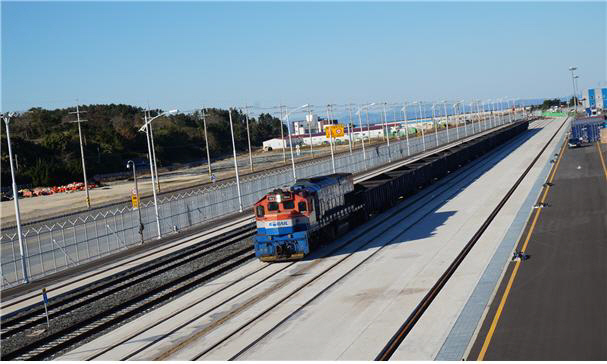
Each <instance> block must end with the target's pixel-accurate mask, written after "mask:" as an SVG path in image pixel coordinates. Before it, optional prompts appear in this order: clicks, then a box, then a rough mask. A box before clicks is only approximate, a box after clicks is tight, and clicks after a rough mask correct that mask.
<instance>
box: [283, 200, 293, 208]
mask: <svg viewBox="0 0 607 364" xmlns="http://www.w3.org/2000/svg"><path fill="white" fill-rule="evenodd" d="M282 208H283V209H285V210H291V209H293V208H295V202H293V200H290V201H285V202H283V203H282Z"/></svg>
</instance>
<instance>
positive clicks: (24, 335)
mask: <svg viewBox="0 0 607 364" xmlns="http://www.w3.org/2000/svg"><path fill="white" fill-rule="evenodd" d="M247 246H249V247H252V246H253V242H252V238H246V239H243V240H240V241H238V242H237V243H234V244H231V245H229V246H227V247H225V248H223V249H220V250H218V251H215V252H212V253H210V254H208V255H205V256H203V257H200V258H198V259H196V260H193V261H191V262H189V263H187V264H184V265H180V266H179V267H176V268H175V269H172V270H170V271H167V272H165V273H162V274H159V275H156V276H154V277H153V278H152V279H149V280H146V281H144V282H140V283H137V284H134V285H133V286H130V287H129V288H127V289H125V290H122V291H120V292H117V293H115V294H113V295H110V296H108V297H104V298H102V299H100V300H98V301H95V303H93V304H89V305H84V306H82V307H79V308H78V309H76V310H74V311H72V312H71V313H70V314H69V315H64V316H61V317H57V318H54V319H51V321H50V327H51V328H50V332H51V333H52V332H57V331H59V330H62V329H65V328H66V327H69V326H71V325H74V324H76V323H78V322H80V321H82V320H85V319H86V318H89V317H92V316H94V315H96V314H99V313H101V312H102V311H104V310H106V309H108V308H110V307H114V306H116V305H119V304H121V303H123V302H125V301H128V300H129V299H132V298H134V297H136V296H138V295H141V294H143V293H145V292H147V291H149V290H151V289H153V288H155V287H158V286H160V285H162V284H165V283H166V282H168V281H171V280H174V279H177V278H179V277H183V276H185V275H186V274H188V273H191V272H193V271H195V270H197V269H200V268H202V267H204V266H208V265H210V264H211V263H214V262H217V261H219V260H220V259H222V258H224V257H226V256H228V255H230V254H233V253H235V252H237V251H238V250H241V249H244V248H246V247H247ZM227 264H229V263H226V264H225V265H227ZM220 268H221V267H217V268H215V269H213V270H217V269H220ZM225 273H227V272H224V273H223V274H225ZM192 289H194V288H191V289H189V290H188V292H189V291H191V290H192ZM185 293H187V292H184V293H181V294H179V295H176V296H174V297H171V299H170V300H168V301H165V302H164V303H162V304H160V305H157V306H155V307H154V309H155V308H158V307H160V306H161V305H163V304H166V303H168V302H170V301H172V300H174V299H176V298H178V297H179V296H181V295H183V294H185ZM149 311H151V310H147V311H146V312H143V313H139V314H137V315H135V316H133V317H131V318H129V319H128V320H125V321H123V322H121V323H120V324H119V325H115V326H114V327H112V328H110V329H107V330H104V331H100V332H97V333H96V334H95V335H92V336H90V337H89V338H88V339H87V340H85V341H82V342H80V343H79V344H78V345H82V344H84V343H86V342H88V341H91V340H93V339H95V338H96V337H98V336H100V335H102V334H104V333H106V332H108V331H111V330H113V329H115V328H116V327H118V326H121V325H124V324H126V323H127V322H130V321H132V320H134V319H136V318H138V317H140V316H142V315H144V314H145V313H147V312H149ZM44 329H46V324H44V325H38V326H36V327H34V328H32V329H28V330H24V331H23V332H20V333H18V334H16V335H13V336H11V337H9V338H7V339H6V340H2V348H1V349H0V354H1V355H2V356H4V355H5V354H7V353H9V352H12V351H14V350H16V349H18V348H21V347H23V346H25V345H27V344H29V343H31V342H33V341H35V340H37V339H39V338H40V336H37V335H34V333H35V332H40V331H42V330H44ZM40 335H46V333H44V332H43V333H41V334H40ZM73 348H74V347H72V348H69V349H66V350H63V351H61V352H59V353H57V354H55V355H54V356H53V357H55V356H57V355H61V354H62V353H64V352H66V351H68V350H71V349H73ZM50 359H52V358H50Z"/></svg>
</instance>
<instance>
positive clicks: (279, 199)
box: [276, 194, 282, 202]
mask: <svg viewBox="0 0 607 364" xmlns="http://www.w3.org/2000/svg"><path fill="white" fill-rule="evenodd" d="M281 197H282V196H281V195H280V194H277V195H276V202H280V201H281Z"/></svg>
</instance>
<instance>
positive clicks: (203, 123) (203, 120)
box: [200, 108, 213, 178]
mask: <svg viewBox="0 0 607 364" xmlns="http://www.w3.org/2000/svg"><path fill="white" fill-rule="evenodd" d="M200 112H201V114H202V115H201V116H202V126H203V128H204V144H205V147H206V149H207V167H208V169H209V178H211V176H212V175H213V171H212V170H211V154H210V153H209V137H208V134H207V119H206V116H207V114H206V112H205V109H204V108H202V109H200Z"/></svg>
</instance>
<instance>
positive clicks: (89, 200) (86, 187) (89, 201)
mask: <svg viewBox="0 0 607 364" xmlns="http://www.w3.org/2000/svg"><path fill="white" fill-rule="evenodd" d="M70 114H76V118H77V120H76V121H75V122H76V123H78V138H79V139H80V158H82V174H83V175H84V191H85V192H86V207H87V208H89V209H90V208H91V198H90V195H89V185H88V179H87V178H86V164H85V163H84V147H83V146H82V128H81V127H80V123H81V122H84V121H86V120H80V108H79V106H78V105H76V111H75V112H70Z"/></svg>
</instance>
